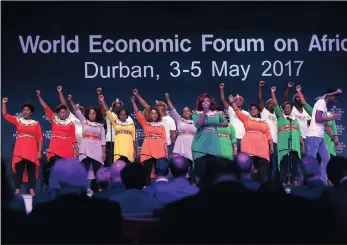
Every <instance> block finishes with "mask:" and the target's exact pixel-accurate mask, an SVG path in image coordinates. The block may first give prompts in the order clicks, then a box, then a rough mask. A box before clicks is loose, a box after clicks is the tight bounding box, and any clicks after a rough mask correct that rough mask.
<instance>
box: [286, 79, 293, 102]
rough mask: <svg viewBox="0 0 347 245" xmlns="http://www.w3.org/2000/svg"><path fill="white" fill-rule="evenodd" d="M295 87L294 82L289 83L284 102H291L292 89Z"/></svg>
mask: <svg viewBox="0 0 347 245" xmlns="http://www.w3.org/2000/svg"><path fill="white" fill-rule="evenodd" d="M293 86H294V83H293V82H289V83H288V86H287V88H286V90H285V91H284V102H286V101H289V100H288V98H289V91H290V90H291V88H292V87H293Z"/></svg>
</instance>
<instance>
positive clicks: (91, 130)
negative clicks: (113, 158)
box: [75, 110, 106, 164]
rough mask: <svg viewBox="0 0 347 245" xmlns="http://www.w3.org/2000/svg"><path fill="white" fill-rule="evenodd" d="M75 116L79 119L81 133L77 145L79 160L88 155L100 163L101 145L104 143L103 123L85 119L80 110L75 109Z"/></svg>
mask: <svg viewBox="0 0 347 245" xmlns="http://www.w3.org/2000/svg"><path fill="white" fill-rule="evenodd" d="M75 114H76V117H77V118H78V119H79V120H80V121H81V123H82V128H83V134H82V140H81V144H80V147H79V154H80V155H79V160H80V161H82V160H83V159H84V158H86V157H90V158H92V159H94V160H96V161H98V162H100V163H101V164H104V162H103V161H102V146H103V145H106V137H105V128H104V125H103V124H101V123H97V122H91V121H89V120H87V119H86V118H85V117H84V116H83V114H82V113H81V111H80V110H76V111H75Z"/></svg>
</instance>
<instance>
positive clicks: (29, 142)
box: [4, 114, 43, 182]
mask: <svg viewBox="0 0 347 245" xmlns="http://www.w3.org/2000/svg"><path fill="white" fill-rule="evenodd" d="M4 118H5V119H6V120H7V121H8V122H9V123H11V124H14V125H15V126H16V132H17V139H16V144H15V146H14V150H13V158H12V170H13V172H16V168H15V166H16V163H18V162H20V161H21V160H22V159H27V160H29V161H31V162H33V163H34V164H35V166H36V177H38V169H39V168H38V167H39V165H40V161H39V160H38V159H37V154H38V151H39V148H38V143H39V142H42V141H43V138H42V131H41V127H40V124H39V123H38V122H37V121H34V120H24V119H21V118H17V117H14V116H11V115H9V114H6V116H5V117H4ZM23 181H24V182H27V181H28V177H27V172H26V170H25V171H24V175H23Z"/></svg>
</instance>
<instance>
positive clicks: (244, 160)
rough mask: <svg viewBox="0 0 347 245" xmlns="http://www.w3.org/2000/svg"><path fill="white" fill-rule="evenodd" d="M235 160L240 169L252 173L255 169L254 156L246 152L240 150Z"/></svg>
mask: <svg viewBox="0 0 347 245" xmlns="http://www.w3.org/2000/svg"><path fill="white" fill-rule="evenodd" d="M235 162H236V163H237V164H238V165H239V167H240V170H241V171H242V172H243V173H245V174H248V173H251V172H252V169H253V161H252V158H251V157H250V156H249V155H248V154H247V153H245V152H240V153H239V154H237V156H236V157H235Z"/></svg>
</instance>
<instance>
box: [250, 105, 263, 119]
mask: <svg viewBox="0 0 347 245" xmlns="http://www.w3.org/2000/svg"><path fill="white" fill-rule="evenodd" d="M252 107H255V108H257V110H258V111H259V115H258V118H260V112H261V110H260V107H259V105H258V104H251V105H250V106H249V110H251V109H252Z"/></svg>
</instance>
